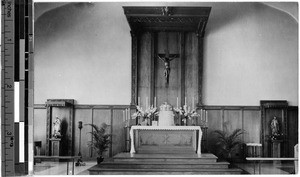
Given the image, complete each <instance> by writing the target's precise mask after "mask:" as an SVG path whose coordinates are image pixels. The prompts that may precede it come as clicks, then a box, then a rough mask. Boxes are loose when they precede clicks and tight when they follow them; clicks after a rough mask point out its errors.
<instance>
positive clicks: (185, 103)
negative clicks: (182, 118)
mask: <svg viewBox="0 0 300 177" xmlns="http://www.w3.org/2000/svg"><path fill="white" fill-rule="evenodd" d="M184 105H186V97H184Z"/></svg>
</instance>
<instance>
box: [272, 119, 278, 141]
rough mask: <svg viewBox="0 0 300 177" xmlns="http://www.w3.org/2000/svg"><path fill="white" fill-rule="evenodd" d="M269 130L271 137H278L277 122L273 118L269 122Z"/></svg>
mask: <svg viewBox="0 0 300 177" xmlns="http://www.w3.org/2000/svg"><path fill="white" fill-rule="evenodd" d="M271 130H272V136H278V135H279V122H278V120H277V118H276V117H274V118H273V120H272V121H271Z"/></svg>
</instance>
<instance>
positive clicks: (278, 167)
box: [34, 161, 294, 175]
mask: <svg viewBox="0 0 300 177" xmlns="http://www.w3.org/2000/svg"><path fill="white" fill-rule="evenodd" d="M85 164H86V165H85V166H75V168H74V174H75V175H88V174H89V172H88V169H89V168H90V167H92V166H94V165H95V164H96V162H95V161H86V162H85ZM235 165H236V166H237V167H239V168H241V169H243V170H245V171H246V173H249V174H253V172H254V169H253V164H251V163H239V164H235ZM69 171H70V172H69V174H71V172H72V167H71V163H70V168H69ZM293 173H294V163H293V162H289V163H282V164H273V163H262V165H261V174H283V175H286V174H293ZM256 174H258V165H256ZM34 175H67V163H66V162H42V163H36V165H35V166H34Z"/></svg>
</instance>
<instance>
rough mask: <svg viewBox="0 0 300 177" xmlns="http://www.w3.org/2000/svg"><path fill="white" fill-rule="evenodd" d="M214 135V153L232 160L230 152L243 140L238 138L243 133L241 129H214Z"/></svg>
mask: <svg viewBox="0 0 300 177" xmlns="http://www.w3.org/2000/svg"><path fill="white" fill-rule="evenodd" d="M213 133H214V134H215V135H216V144H215V145H216V151H217V152H216V153H217V155H218V156H219V157H221V158H224V159H226V160H228V161H229V162H231V161H232V154H233V153H234V152H235V151H236V150H237V149H238V147H239V146H240V145H242V144H243V141H242V140H241V139H240V138H239V136H240V135H242V134H243V133H244V130H242V129H235V130H234V131H233V132H232V133H228V132H227V131H221V130H215V131H214V132H213Z"/></svg>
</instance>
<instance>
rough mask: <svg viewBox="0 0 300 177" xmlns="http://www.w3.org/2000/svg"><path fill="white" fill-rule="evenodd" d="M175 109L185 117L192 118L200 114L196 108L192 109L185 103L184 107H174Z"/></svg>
mask: <svg viewBox="0 0 300 177" xmlns="http://www.w3.org/2000/svg"><path fill="white" fill-rule="evenodd" d="M174 111H175V112H176V113H178V114H179V115H183V116H184V118H189V119H191V118H192V117H197V116H200V115H199V114H198V113H197V112H196V110H195V109H191V108H190V107H188V106H187V105H183V107H180V108H174Z"/></svg>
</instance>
